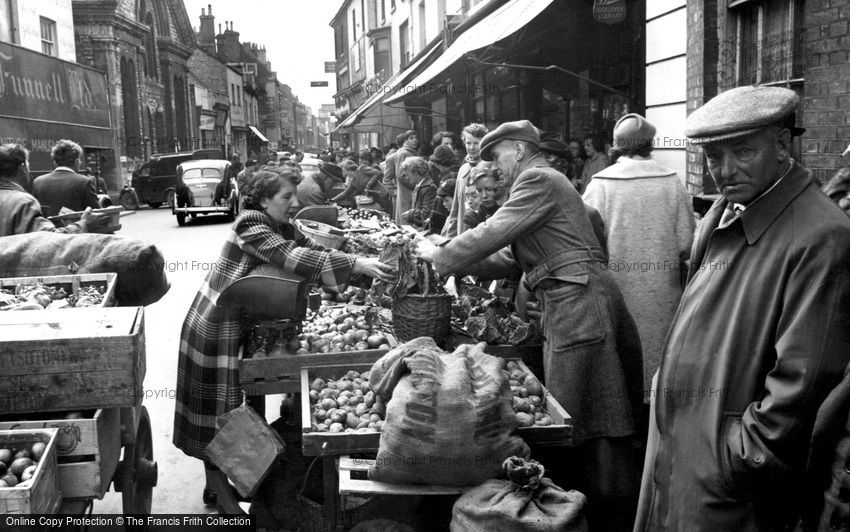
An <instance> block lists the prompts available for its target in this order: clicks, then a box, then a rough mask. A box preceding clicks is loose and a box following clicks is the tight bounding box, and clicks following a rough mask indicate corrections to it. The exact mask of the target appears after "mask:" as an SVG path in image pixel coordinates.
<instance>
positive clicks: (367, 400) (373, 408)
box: [310, 371, 386, 433]
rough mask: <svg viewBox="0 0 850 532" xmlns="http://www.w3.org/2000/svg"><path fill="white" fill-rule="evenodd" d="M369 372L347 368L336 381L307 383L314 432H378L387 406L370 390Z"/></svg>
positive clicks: (382, 424) (382, 423) (318, 380)
mask: <svg viewBox="0 0 850 532" xmlns="http://www.w3.org/2000/svg"><path fill="white" fill-rule="evenodd" d="M369 374H370V372H369V371H364V372H363V373H358V372H357V371H349V372H348V373H347V374H346V375H345V376H344V377H341V378H339V379H337V380H327V381H325V380H324V379H320V378H316V379H313V382H311V383H310V405H311V414H312V420H311V427H312V429H313V431H314V432H346V433H352V432H380V431H381V429H382V428H383V426H384V415H385V414H386V405H385V404H384V403H383V402H382V401H381V399H380V398H379V397H377V396H376V395H375V392H373V391H372V387H371V386H370V384H369Z"/></svg>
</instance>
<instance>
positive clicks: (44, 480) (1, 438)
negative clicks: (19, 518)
mask: <svg viewBox="0 0 850 532" xmlns="http://www.w3.org/2000/svg"><path fill="white" fill-rule="evenodd" d="M56 434H57V430H56V429H31V430H0V471H2V474H0V514H4V515H5V514H52V513H56V511H57V510H58V509H59V505H60V504H61V503H62V493H61V492H60V491H59V475H58V474H57V472H56Z"/></svg>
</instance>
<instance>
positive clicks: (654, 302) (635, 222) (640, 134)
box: [582, 114, 695, 404]
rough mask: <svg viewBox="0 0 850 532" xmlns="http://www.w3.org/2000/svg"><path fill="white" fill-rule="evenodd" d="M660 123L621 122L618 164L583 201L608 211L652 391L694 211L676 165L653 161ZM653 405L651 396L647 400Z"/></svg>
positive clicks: (615, 262)
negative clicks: (657, 124)
mask: <svg viewBox="0 0 850 532" xmlns="http://www.w3.org/2000/svg"><path fill="white" fill-rule="evenodd" d="M654 137H655V127H654V126H653V125H652V124H650V123H649V122H647V121H646V120H645V119H644V118H643V117H642V116H640V115H637V114H628V115H626V116H624V117H623V118H621V119H620V120H619V121H618V122H617V124H616V125H615V126H614V153H615V154H617V155H619V159H618V160H617V163H616V164H614V165H613V166H609V167H608V168H605V169H604V170H602V171H601V172H599V173H597V174H596V175H594V176H593V180H592V181H591V182H590V184H589V185H588V187H587V190H586V191H585V193H584V195H583V196H582V199H584V202H585V203H586V204H588V205H589V206H591V207H593V208H595V209H596V210H598V211H599V214H601V215H602V220H603V221H604V222H605V228H606V231H607V238H608V255H609V261H608V268H609V269H610V270H611V274H612V275H613V276H614V279H615V280H616V281H617V286H619V287H620V291H621V292H622V293H623V297H624V298H625V300H626V306H627V307H628V308H629V312H631V314H632V317H634V319H635V322H637V326H638V331H639V332H640V340H641V346H642V348H643V349H642V351H643V386H644V388H643V389H644V390H650V389H651V381H652V375H653V374H654V373H655V371H656V370H657V369H658V364H659V362H660V360H661V351H662V349H663V348H664V337H665V336H666V334H667V329H668V328H669V327H670V323H671V322H672V321H673V314H674V313H675V312H676V306H677V305H678V304H679V298H681V297H682V285H681V280H680V274H681V273H682V272H681V270H680V265H681V264H683V263H684V262H685V261H686V260H687V259H688V256H689V254H690V249H691V244H692V243H693V238H694V225H695V224H694V215H693V209H692V208H691V201H690V197H689V196H688V192H687V191H686V190H685V187H684V185H683V184H682V181H681V179H680V178H679V176H678V175H677V174H676V172H674V171H673V170H670V169H668V168H664V167H663V166H661V165H660V164H658V163H657V162H655V160H653V159H652V155H651V153H652V139H653V138H654ZM644 402H645V403H646V404H649V400H648V397H647V398H646V400H645V401H644Z"/></svg>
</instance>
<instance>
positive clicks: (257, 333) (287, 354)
mask: <svg viewBox="0 0 850 532" xmlns="http://www.w3.org/2000/svg"><path fill="white" fill-rule="evenodd" d="M307 229H308V231H312V233H311V234H310V236H311V237H313V238H314V239H317V240H319V241H321V242H322V243H324V244H325V245H331V244H333V245H335V247H338V248H342V250H344V251H346V252H348V253H354V254H358V255H365V256H380V257H381V260H382V261H385V260H389V261H395V267H396V269H397V271H399V272H400V273H399V275H398V278H397V280H396V282H395V283H393V284H392V286H380V283H376V284H375V285H374V286H370V287H365V286H363V287H357V286H354V287H351V288H349V290H348V291H347V292H345V293H344V294H340V295H338V296H333V295H331V294H320V293H316V292H312V293H311V291H310V288H309V287H308V286H307V285H306V284H305V283H304V281H303V280H300V279H293V278H291V277H287V276H285V275H284V274H282V273H281V272H274V271H273V270H272V269H269V268H265V269H263V270H260V271H255V272H254V274H253V275H249V276H248V277H246V278H243V279H241V280H240V281H237V282H236V283H234V285H232V286H231V287H230V288H229V289H228V290H226V291H225V292H224V293H223V294H222V296H221V299H220V300H219V304H220V305H230V306H232V307H234V308H238V309H239V310H240V311H241V312H242V314H243V316H245V317H246V318H245V319H244V320H243V342H242V352H241V359H240V382H241V385H242V387H243V390H244V391H245V393H246V395H247V396H263V395H269V394H287V397H288V399H285V400H284V408H283V409H282V412H281V415H282V416H284V417H288V418H289V419H290V421H291V422H293V423H295V424H296V425H299V426H300V427H301V435H300V441H299V442H298V443H299V444H300V448H301V449H300V450H301V453H302V454H303V456H305V457H316V460H319V461H320V463H321V479H322V501H321V504H318V503H315V502H314V503H313V507H314V509H315V510H316V511H317V513H316V515H315V517H316V518H317V519H318V524H316V525H315V529H317V530H320V529H324V530H336V529H342V527H345V526H349V525H352V524H353V522H354V521H356V520H358V519H360V518H364V517H363V516H359V517H358V518H355V517H353V514H352V512H348V511H346V507H347V504H346V503H347V500H346V499H347V498H348V497H350V496H352V495H354V494H360V495H363V494H366V495H369V496H381V495H417V496H420V495H427V494H439V495H452V496H456V495H459V494H460V493H462V492H464V491H467V490H468V489H469V488H471V487H473V486H474V485H476V484H479V483H480V482H476V483H475V484H468V485H463V483H462V482H461V485H459V486H458V485H455V486H444V485H439V484H434V483H431V484H426V485H423V484H421V483H415V482H414V483H407V482H400V481H398V480H396V481H394V482H387V481H386V479H381V478H380V477H381V475H380V474H379V475H378V478H370V475H372V473H374V469H375V468H374V465H375V458H376V457H380V455H381V453H382V452H383V451H384V450H385V448H384V447H382V446H383V445H386V442H385V439H386V438H387V435H386V433H385V428H386V427H387V425H386V423H387V419H388V418H387V417H386V415H387V406H388V404H390V405H391V404H392V403H391V401H396V404H398V399H397V398H396V399H390V400H389V401H388V400H382V399H381V395H380V393H379V391H378V388H379V387H380V383H377V382H375V380H374V379H373V378H372V379H370V373H372V374H374V373H375V367H377V365H378V364H381V363H382V361H385V360H386V359H387V358H388V357H390V358H392V357H394V356H396V354H397V353H399V352H400V351H403V350H405V349H408V348H409V347H408V346H413V345H415V344H416V342H419V341H420V340H421V339H422V338H420V337H425V338H428V339H429V341H431V342H432V344H433V349H434V350H435V351H433V352H432V353H431V356H435V357H436V356H440V357H445V359H446V360H451V359H452V357H461V356H467V355H466V354H464V353H470V352H473V351H474V352H475V353H476V354H475V355H474V357H473V358H470V359H469V360H473V359H475V360H479V358H476V357H486V360H487V361H496V362H495V366H493V367H494V368H497V369H494V370H493V371H494V372H495V373H494V375H496V380H497V381H498V382H503V383H504V385H505V386H504V389H502V392H505V393H507V395H504V397H503V398H502V403H503V404H504V405H505V406H506V408H507V410H505V411H504V412H503V414H504V415H505V416H507V418H509V422H507V423H506V426H507V425H510V426H511V427H512V429H511V430H509V432H510V433H511V434H514V435H515V436H516V437H518V438H519V439H518V440H517V441H520V442H521V443H522V447H523V448H525V449H526V450H527V449H528V447H527V446H531V447H532V448H539V447H541V446H564V445H569V444H570V437H571V428H572V422H573V420H572V418H571V417H570V415H569V413H568V412H566V411H565V410H564V409H563V408H562V407H561V405H560V404H558V402H557V401H556V400H555V399H554V397H553V396H552V395H551V394H550V393H549V392H548V391H547V390H546V388H545V386H544V383H543V382H542V360H541V357H542V349H541V345H540V340H541V339H540V338H539V334H538V332H537V331H538V329H537V326H536V324H535V323H533V322H532V323H529V322H526V321H524V320H522V319H521V318H520V317H519V316H518V315H517V313H516V312H515V311H514V309H513V307H512V304H511V302H509V301H505V300H504V299H501V298H498V297H496V296H494V295H493V294H492V293H490V292H489V291H487V290H486V289H484V288H482V287H479V286H475V285H473V284H467V283H463V282H462V283H459V286H458V292H457V295H456V296H450V295H448V294H446V292H445V289H444V288H443V281H442V280H440V279H438V278H437V277H436V276H435V275H434V273H433V271H431V270H430V268H427V267H425V266H424V265H423V264H417V263H415V261H412V260H411V259H410V256H409V253H406V250H407V249H409V243H410V242H411V241H412V240H413V237H414V236H415V232H411V231H410V229H409V228H402V227H398V226H396V225H395V224H394V223H393V222H392V221H391V220H390V219H389V218H388V217H387V216H385V215H382V214H381V213H379V212H375V211H357V210H346V211H343V212H342V213H340V217H339V223H338V224H337V227H330V224H318V223H316V222H311V223H310V225H308V226H307ZM317 231H326V232H327V238H325V237H324V235H321V234H316V232H317ZM432 296H434V297H432ZM408 297H410V298H418V299H421V300H425V299H429V298H431V299H434V300H439V302H438V303H437V305H442V306H443V308H442V309H437V310H435V307H436V305H435V304H432V303H431V302H429V301H419V302H417V303H416V304H415V305H414V306H412V307H404V306H403V305H400V301H402V300H404V299H405V298H408ZM281 301H287V302H289V304H287V305H282V304H280V302H281ZM416 305H418V306H416ZM409 308H412V309H413V310H408V309H409ZM416 338H420V340H415V342H410V343H406V341H409V340H414V339H416ZM431 338H433V340H435V341H436V343H434V342H433V341H432V340H430V339H431ZM437 344H439V346H440V347H438V346H437ZM440 348H442V349H440ZM410 349H411V354H413V352H414V351H416V349H415V348H410ZM469 356H471V355H469ZM480 360H484V358H481V359H480ZM499 360H501V362H499ZM476 363H477V362H476ZM476 363H470V367H472V368H473V371H475V370H474V368H475V367H476ZM488 363H491V364H492V363H493V362H488ZM444 384H445V383H444ZM384 395H387V394H386V393H384ZM396 397H397V396H396ZM389 419H392V418H391V417H390V418H389ZM514 429H515V430H514ZM352 457H357V459H356V460H353V459H352ZM503 458H506V457H503ZM479 459H480V457H479ZM501 461H502V459H499V464H498V467H497V469H498V468H499V467H501ZM314 463H315V461H313V463H311V465H310V468H309V469H308V471H307V473H306V474H309V472H310V469H312V466H313V464H314ZM495 475H496V474H495V473H494V474H493V476H495ZM214 482H215V483H216V484H217V488H218V489H217V491H218V492H219V497H218V504H219V509H220V511H222V512H226V513H232V512H241V511H242V509H241V508H240V507H239V505H238V503H237V501H236V498H235V497H234V496H233V493H232V490H230V489H228V488H227V480H226V479H225V478H224V477H223V475H222V476H220V477H219V478H217V479H216V480H215V481H214ZM305 483H306V480H305ZM301 491H302V492H303V488H302V490H301Z"/></svg>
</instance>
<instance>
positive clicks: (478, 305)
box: [452, 287, 538, 345]
mask: <svg viewBox="0 0 850 532" xmlns="http://www.w3.org/2000/svg"><path fill="white" fill-rule="evenodd" d="M452 322H453V325H454V326H455V328H456V329H460V330H462V331H464V332H465V333H467V334H469V336H471V337H472V338H474V339H476V340H478V341H481V342H487V343H488V344H511V345H519V344H522V343H526V342H529V341H531V340H534V339H536V338H537V336H538V330H537V326H536V325H535V324H534V323H529V322H526V321H524V320H523V319H522V318H520V317H519V316H518V315H517V314H516V312H514V308H513V305H512V304H511V303H509V302H507V301H505V300H503V299H502V298H499V297H496V296H494V295H493V294H491V293H490V292H488V291H486V290H483V289H480V288H477V287H464V288H462V289H461V296H460V297H459V298H457V299H456V300H455V303H454V304H453V305H452Z"/></svg>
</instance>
